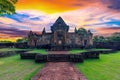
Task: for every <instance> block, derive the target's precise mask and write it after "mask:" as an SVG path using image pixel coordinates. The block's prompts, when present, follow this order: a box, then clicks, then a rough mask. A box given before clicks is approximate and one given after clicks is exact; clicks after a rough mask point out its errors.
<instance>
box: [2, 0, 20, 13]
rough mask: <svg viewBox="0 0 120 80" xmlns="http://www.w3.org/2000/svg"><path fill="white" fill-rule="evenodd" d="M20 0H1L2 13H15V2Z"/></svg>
mask: <svg viewBox="0 0 120 80" xmlns="http://www.w3.org/2000/svg"><path fill="white" fill-rule="evenodd" d="M17 1H18V0H0V15H4V14H14V13H15V6H14V5H15V3H16V2H17Z"/></svg>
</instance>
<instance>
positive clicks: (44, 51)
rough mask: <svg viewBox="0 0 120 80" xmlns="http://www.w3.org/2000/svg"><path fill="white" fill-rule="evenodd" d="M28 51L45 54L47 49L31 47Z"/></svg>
mask: <svg viewBox="0 0 120 80" xmlns="http://www.w3.org/2000/svg"><path fill="white" fill-rule="evenodd" d="M28 53H40V54H47V51H46V50H45V49H33V50H32V51H28Z"/></svg>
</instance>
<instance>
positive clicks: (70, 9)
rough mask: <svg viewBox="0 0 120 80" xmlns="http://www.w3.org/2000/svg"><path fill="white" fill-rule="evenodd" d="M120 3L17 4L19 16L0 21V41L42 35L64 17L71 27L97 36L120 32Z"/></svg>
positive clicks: (25, 0) (45, 0) (27, 0)
mask: <svg viewBox="0 0 120 80" xmlns="http://www.w3.org/2000/svg"><path fill="white" fill-rule="evenodd" d="M119 3H120V0H18V2H17V4H16V5H15V6H16V14H13V15H5V16H3V17H0V40H12V41H15V40H16V39H18V38H21V37H25V36H26V34H27V33H28V32H29V31H30V30H32V31H35V32H41V31H42V30H43V28H44V27H45V28H46V30H47V31H50V26H51V25H52V24H53V23H54V22H55V20H56V19H57V18H58V17H59V16H61V17H62V18H63V19H64V20H65V22H66V23H67V24H68V25H69V26H70V31H73V30H74V28H75V27H76V28H77V29H78V28H80V27H83V28H86V29H90V30H91V31H92V32H93V33H94V35H110V34H112V33H114V32H120V5H119Z"/></svg>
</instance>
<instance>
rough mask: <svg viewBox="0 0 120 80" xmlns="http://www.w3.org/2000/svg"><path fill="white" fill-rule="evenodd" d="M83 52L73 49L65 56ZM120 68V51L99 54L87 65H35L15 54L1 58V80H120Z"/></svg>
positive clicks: (59, 63) (42, 51) (31, 61)
mask: <svg viewBox="0 0 120 80" xmlns="http://www.w3.org/2000/svg"><path fill="white" fill-rule="evenodd" d="M20 50H23V49H17V48H1V49H0V52H2V53H3V52H5V51H20ZM24 50H25V49H24ZM96 50H97V49H96ZM26 51H28V52H31V53H40V54H48V53H50V54H51V53H52V54H54V52H48V51H46V50H40V49H33V50H26ZM83 51H84V50H71V51H67V52H62V53H63V54H64V53H65V54H66V53H67V54H75V53H79V52H83ZM55 53H56V52H55ZM57 53H58V52H57ZM58 54H59V53H58ZM60 54H61V53H60ZM119 66H120V51H117V52H115V53H110V54H108V53H107V54H100V58H99V59H86V60H85V61H84V63H71V62H47V63H35V62H34V61H33V60H30V59H26V60H22V59H20V55H19V54H17V53H16V54H14V55H11V56H5V57H0V80H8V79H9V80H30V79H33V80H34V79H35V78H38V79H36V80H119V79H120V76H119V74H120V72H119V71H120V67H119ZM98 74H99V75H98Z"/></svg>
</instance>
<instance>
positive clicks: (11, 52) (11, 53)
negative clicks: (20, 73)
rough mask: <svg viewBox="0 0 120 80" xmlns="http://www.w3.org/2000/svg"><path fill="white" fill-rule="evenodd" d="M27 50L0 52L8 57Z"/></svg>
mask: <svg viewBox="0 0 120 80" xmlns="http://www.w3.org/2000/svg"><path fill="white" fill-rule="evenodd" d="M24 52H26V51H24V50H22V51H4V52H0V57H8V56H12V55H15V54H18V53H24Z"/></svg>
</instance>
